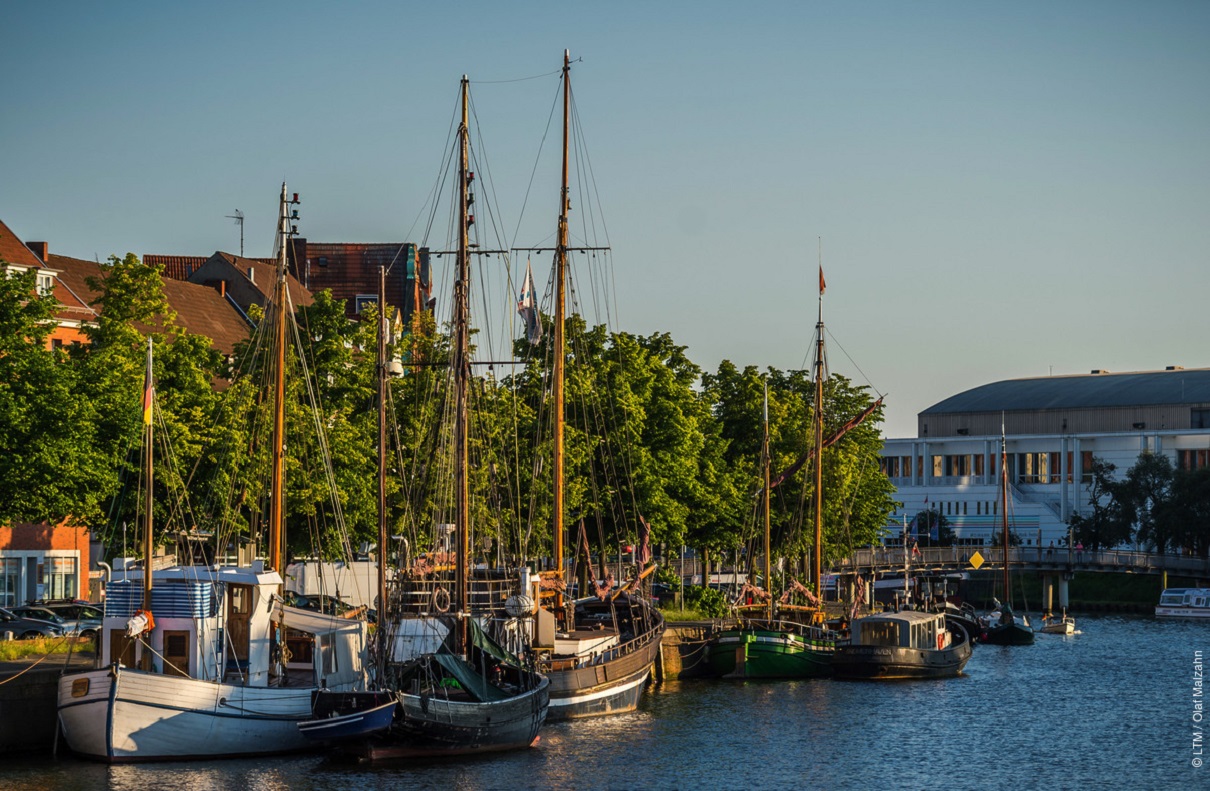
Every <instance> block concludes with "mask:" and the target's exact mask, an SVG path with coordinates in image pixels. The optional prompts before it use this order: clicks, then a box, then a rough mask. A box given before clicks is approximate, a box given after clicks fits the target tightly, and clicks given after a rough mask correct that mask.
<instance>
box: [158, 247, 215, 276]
mask: <svg viewBox="0 0 1210 791" xmlns="http://www.w3.org/2000/svg"><path fill="white" fill-rule="evenodd" d="M209 259H210V256H206V255H154V254H151V253H148V254H146V255H144V256H143V263H144V264H147V265H148V266H158V267H162V268H163V270H164V277H170V278H172V279H173V280H188V279H189V276H190V275H192V274H193V273H194V272H196V271H197V270H198V268H200V267H201V265H202V264H204V263H206V261H208V260H209Z"/></svg>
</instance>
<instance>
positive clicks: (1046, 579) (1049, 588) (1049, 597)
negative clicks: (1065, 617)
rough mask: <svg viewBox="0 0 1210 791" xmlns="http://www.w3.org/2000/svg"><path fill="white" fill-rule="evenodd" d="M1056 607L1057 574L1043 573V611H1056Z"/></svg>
mask: <svg viewBox="0 0 1210 791" xmlns="http://www.w3.org/2000/svg"><path fill="white" fill-rule="evenodd" d="M1054 607H1055V575H1054V574H1043V575H1042V612H1054Z"/></svg>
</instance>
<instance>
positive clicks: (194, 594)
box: [97, 563, 366, 687]
mask: <svg viewBox="0 0 1210 791" xmlns="http://www.w3.org/2000/svg"><path fill="white" fill-rule="evenodd" d="M153 582H154V585H153V587H152V589H151V608H150V609H151V616H150V618H148V617H147V615H146V613H145V612H144V608H143V571H142V569H128V570H126V572H125V574H124V575H123V577H122V578H120V579H115V580H112V581H111V582H110V583H109V585H108V586H107V588H106V599H105V618H104V622H103V625H102V629H101V639H100V644H99V646H98V653H97V655H98V663H99V664H100V665H102V666H105V665H110V664H113V663H120V664H123V665H126V666H127V667H132V668H138V669H142V670H147V671H150V672H154V673H162V674H165V675H177V676H187V677H189V678H195V679H204V680H208V681H225V682H227V683H234V684H241V685H244V686H250V687H265V686H283V685H286V684H289V685H290V686H296V685H304V686H317V687H321V686H337V685H341V684H346V683H349V682H354V681H355V680H356V679H358V678H361V676H362V673H363V665H362V651H363V650H364V647H365V645H366V625H365V623H364V621H358V620H346V619H342V618H337V617H334V616H330V615H324V614H322V613H316V612H311V611H309V610H300V609H297V608H293V607H285V606H283V605H282V603H281V601H280V599H278V598H275V596H276V594H277V593H278V591H279V590H280V586H281V576H280V575H279V574H278V573H277V572H275V571H265V570H264V569H263V567H262V566H261V564H259V563H257V564H255V565H253V566H252V567H238V568H237V567H222V568H215V567H210V566H174V567H172V568H166V569H157V570H156V571H155V572H154V580H153ZM275 622H276V623H279V624H281V626H282V627H284V629H281V630H279V629H275V628H274V623H275ZM132 625H134V626H135V627H136V628H137V629H139V630H142V631H143V632H145V634H143V635H142V639H140V638H139V637H138V636H137V634H136V636H129V631H130V628H131V627H132ZM276 632H280V633H282V634H283V635H284V641H285V644H284V645H282V646H279V645H277V644H276V640H275V638H274V634H275V633H276Z"/></svg>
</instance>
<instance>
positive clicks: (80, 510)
mask: <svg viewBox="0 0 1210 791" xmlns="http://www.w3.org/2000/svg"><path fill="white" fill-rule="evenodd" d="M35 282H36V275H35V273H34V272H32V271H30V272H23V273H17V272H13V271H12V270H10V269H9V268H8V266H7V264H5V263H4V262H3V261H0V523H5V522H13V521H26V522H42V521H45V522H49V523H52V524H55V523H58V522H60V521H62V520H63V519H65V518H67V517H69V516H71V517H73V518H75V519H76V520H78V521H84V522H87V521H89V520H91V519H93V518H95V517H97V516H98V515H99V514H100V512H101V508H102V503H103V502H104V500H105V497H106V495H107V493H108V491H109V490H111V488H112V486H111V485H110V484H109V483H108V481H107V472H108V469H107V466H106V464H105V459H104V458H102V457H101V455H100V454H98V452H97V450H96V447H95V444H94V438H95V431H96V412H95V410H94V408H93V405H92V404H91V403H89V402H87V401H86V400H83V399H80V398H79V397H78V396H77V394H76V388H77V384H78V382H77V377H76V372H75V371H74V370H73V369H72V367H71V366H70V365H69V364H68V361H67V358H66V355H65V354H64V352H62V351H60V350H51V349H48V348H47V344H46V339H47V337H48V335H49V334H50V331H51V330H52V329H53V328H54V326H55V325H54V310H55V306H56V305H57V303H56V301H55V299H54V297H53V296H49V295H43V294H40V293H38V291H37V289H36V288H35Z"/></svg>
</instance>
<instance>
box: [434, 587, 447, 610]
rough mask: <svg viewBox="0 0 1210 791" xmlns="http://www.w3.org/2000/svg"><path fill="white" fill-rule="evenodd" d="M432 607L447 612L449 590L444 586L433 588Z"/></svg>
mask: <svg viewBox="0 0 1210 791" xmlns="http://www.w3.org/2000/svg"><path fill="white" fill-rule="evenodd" d="M433 609H434V610H436V611H437V612H449V609H450V592H449V591H447V590H446V589H445V588H434V589H433Z"/></svg>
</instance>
